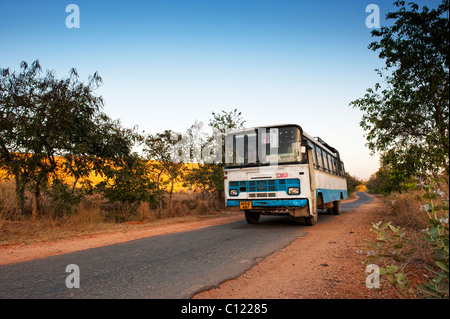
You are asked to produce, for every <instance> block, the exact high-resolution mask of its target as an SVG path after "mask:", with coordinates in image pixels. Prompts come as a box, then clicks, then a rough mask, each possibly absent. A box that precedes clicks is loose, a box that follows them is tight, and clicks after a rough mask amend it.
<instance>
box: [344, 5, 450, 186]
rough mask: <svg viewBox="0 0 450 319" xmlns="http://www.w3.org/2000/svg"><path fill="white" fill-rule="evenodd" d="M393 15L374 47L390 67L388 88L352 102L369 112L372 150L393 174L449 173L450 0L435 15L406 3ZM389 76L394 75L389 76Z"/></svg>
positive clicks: (377, 33)
mask: <svg viewBox="0 0 450 319" xmlns="http://www.w3.org/2000/svg"><path fill="white" fill-rule="evenodd" d="M394 4H395V5H396V6H397V7H399V10H398V11H397V12H391V13H388V14H387V16H386V18H387V19H394V20H395V23H394V24H393V25H392V26H390V27H382V28H381V29H379V30H374V31H372V36H374V37H380V38H381V39H380V40H379V41H378V42H373V43H371V44H370V45H369V48H370V49H372V50H373V51H379V57H380V58H381V59H384V60H385V63H386V67H385V69H384V70H383V71H378V72H379V74H380V76H381V77H383V80H384V84H380V83H376V84H375V88H374V89H368V90H367V94H366V95H365V96H364V97H363V98H360V99H357V100H355V101H353V102H351V103H350V105H353V107H357V108H359V109H360V110H362V111H364V112H365V114H364V115H363V118H362V120H361V123H360V126H361V127H362V128H363V129H364V130H365V131H366V132H367V134H366V138H367V141H368V144H367V145H368V147H369V148H370V149H371V150H372V152H380V153H381V154H384V156H385V160H386V162H387V163H388V164H389V166H390V167H391V168H392V169H393V171H394V172H399V173H400V172H401V173H402V174H403V175H404V176H405V178H408V177H409V176H411V175H419V174H422V175H426V174H427V173H429V172H433V173H439V172H440V171H442V170H445V171H446V174H447V175H448V173H449V170H448V167H449V42H448V33H449V20H448V10H449V1H448V0H443V1H442V3H441V4H440V5H439V6H438V7H437V8H436V9H432V10H430V9H429V8H427V7H423V8H422V10H421V11H419V10H418V9H419V6H418V5H416V4H414V3H408V5H409V8H406V7H405V2H404V1H396V2H395V3H394ZM385 73H386V74H389V75H385Z"/></svg>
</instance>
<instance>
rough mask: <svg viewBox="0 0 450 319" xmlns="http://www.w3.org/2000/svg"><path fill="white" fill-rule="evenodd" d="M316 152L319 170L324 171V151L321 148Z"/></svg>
mask: <svg viewBox="0 0 450 319" xmlns="http://www.w3.org/2000/svg"><path fill="white" fill-rule="evenodd" d="M316 150H317V165H318V166H319V169H323V168H324V166H323V158H322V150H321V149H320V148H319V147H317V148H316Z"/></svg>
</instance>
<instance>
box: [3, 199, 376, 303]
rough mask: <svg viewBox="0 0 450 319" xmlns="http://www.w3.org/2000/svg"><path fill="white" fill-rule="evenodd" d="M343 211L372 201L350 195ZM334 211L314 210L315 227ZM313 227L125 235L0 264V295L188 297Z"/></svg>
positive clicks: (273, 219) (266, 223)
mask: <svg viewBox="0 0 450 319" xmlns="http://www.w3.org/2000/svg"><path fill="white" fill-rule="evenodd" d="M358 196H359V199H358V200H357V201H355V202H350V203H344V204H342V211H343V213H344V214H345V212H348V211H350V210H353V209H355V208H357V207H358V206H360V205H363V204H366V203H369V202H370V201H371V200H372V198H371V197H369V196H367V195H366V194H365V193H358ZM339 217H340V216H332V215H327V214H321V216H320V218H319V224H320V223H321V222H328V221H330V220H331V219H334V218H339ZM308 232H314V227H306V226H301V225H298V224H296V223H294V222H293V221H292V220H291V219H290V218H288V217H284V216H282V217H280V216H266V217H263V218H262V219H261V221H260V223H259V224H257V225H248V224H247V223H246V222H245V220H241V221H236V222H232V223H228V224H224V225H218V226H212V227H207V228H203V229H198V230H193V231H188V232H182V233H174V234H166V235H160V236H154V237H149V238H143V239H138V240H132V241H129V242H125V243H118V244H114V245H109V246H104V247H98V248H92V249H87V250H82V251H77V252H73V253H67V254H62V255H58V256H52V257H47V258H42V259H36V260H31V261H27V262H21V263H14V264H9V265H1V266H0V298H190V297H192V296H193V295H194V294H195V293H196V292H198V291H201V290H204V289H207V288H210V287H213V286H216V285H218V284H219V283H221V282H223V281H225V280H227V279H231V278H234V277H237V276H239V275H240V274H242V273H243V272H245V271H246V270H248V269H249V268H251V267H253V266H254V265H255V264H256V259H257V258H260V257H264V256H267V255H270V254H272V253H273V252H275V251H278V250H280V249H282V248H284V247H286V246H287V245H288V244H289V243H291V242H292V241H294V240H295V239H297V238H299V237H302V236H308ZM72 264H75V265H77V266H78V269H79V274H80V281H79V282H80V287H79V288H77V289H69V288H67V286H66V278H67V277H68V276H69V275H70V274H71V272H70V271H69V272H66V267H67V266H68V265H72Z"/></svg>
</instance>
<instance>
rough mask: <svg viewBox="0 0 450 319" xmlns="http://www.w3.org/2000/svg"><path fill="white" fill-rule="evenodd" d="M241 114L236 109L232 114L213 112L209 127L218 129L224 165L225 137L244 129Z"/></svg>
mask: <svg viewBox="0 0 450 319" xmlns="http://www.w3.org/2000/svg"><path fill="white" fill-rule="evenodd" d="M241 114H242V113H241V112H238V110H237V109H234V110H233V111H230V112H225V111H223V110H222V111H221V113H215V112H212V116H213V118H212V119H211V120H210V121H209V126H211V127H212V128H214V129H216V130H217V131H218V133H219V135H220V138H221V140H222V164H224V163H225V136H226V134H227V132H228V131H230V130H233V129H237V128H242V127H244V123H245V121H244V120H243V118H242V116H241Z"/></svg>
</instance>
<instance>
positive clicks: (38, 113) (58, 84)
mask: <svg viewBox="0 0 450 319" xmlns="http://www.w3.org/2000/svg"><path fill="white" fill-rule="evenodd" d="M20 69H21V71H20V72H11V71H10V70H9V68H6V69H0V77H1V78H0V165H1V167H2V168H3V169H5V170H6V171H7V172H8V173H9V175H11V176H14V178H15V180H16V195H17V200H18V203H19V207H20V210H21V212H22V213H23V210H24V201H25V195H24V192H25V188H27V187H28V188H31V189H32V191H33V217H35V216H36V215H37V214H38V213H39V208H40V198H41V193H42V191H43V190H46V189H48V188H49V186H50V185H51V183H52V180H53V181H54V180H59V179H60V177H61V176H60V174H61V172H63V173H66V174H67V175H69V176H71V177H73V178H74V181H75V182H74V184H73V188H74V187H75V185H76V184H77V182H78V181H79V180H80V179H81V178H83V177H87V176H88V175H89V174H90V173H91V171H92V170H94V171H96V172H98V173H100V174H104V173H105V172H106V171H107V170H108V166H109V165H112V166H114V165H118V164H120V161H116V159H119V158H122V157H124V156H129V155H130V153H131V147H132V145H133V143H134V138H135V135H134V134H133V130H130V129H124V128H122V127H121V126H120V123H119V122H118V121H113V120H111V119H110V118H109V117H108V116H106V115H105V114H104V113H102V112H101V108H102V107H103V100H102V97H101V96H96V95H95V94H94V91H95V90H96V89H97V88H98V87H99V85H100V84H101V83H102V79H101V77H100V76H99V75H98V74H97V73H94V75H93V76H91V77H89V79H88V82H87V83H86V84H85V83H83V82H80V81H79V77H78V74H77V71H76V70H75V69H71V70H70V73H69V77H66V78H63V79H57V78H56V77H55V75H54V73H53V72H50V71H47V72H46V73H45V75H42V68H41V66H40V64H39V61H38V60H36V61H34V62H33V63H32V64H31V65H30V66H29V65H28V64H27V63H26V62H22V63H21V65H20Z"/></svg>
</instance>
